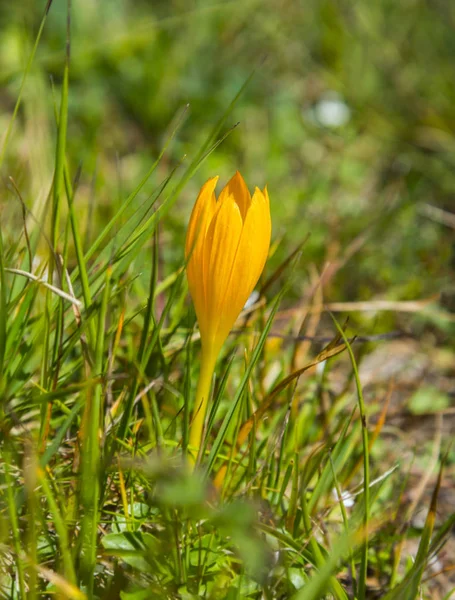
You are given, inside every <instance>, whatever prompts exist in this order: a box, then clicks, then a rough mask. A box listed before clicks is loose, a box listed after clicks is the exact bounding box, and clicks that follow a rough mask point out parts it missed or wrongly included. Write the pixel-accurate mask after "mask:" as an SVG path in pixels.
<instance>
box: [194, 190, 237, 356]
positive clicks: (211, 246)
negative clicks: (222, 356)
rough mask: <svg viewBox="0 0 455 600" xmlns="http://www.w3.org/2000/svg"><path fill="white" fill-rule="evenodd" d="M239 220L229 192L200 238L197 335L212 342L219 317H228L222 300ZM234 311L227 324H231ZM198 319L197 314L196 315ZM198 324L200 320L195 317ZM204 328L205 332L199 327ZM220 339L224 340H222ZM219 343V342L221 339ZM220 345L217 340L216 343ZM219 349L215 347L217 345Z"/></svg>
mask: <svg viewBox="0 0 455 600" xmlns="http://www.w3.org/2000/svg"><path fill="white" fill-rule="evenodd" d="M242 227H243V221H242V217H241V214H240V209H239V207H238V205H237V203H236V202H235V200H234V197H233V196H225V197H224V199H223V201H221V200H218V206H217V210H216V212H215V215H214V217H213V219H212V221H211V223H210V226H209V228H208V230H207V234H206V237H205V241H204V255H203V258H202V263H203V278H204V282H205V286H206V288H205V291H206V306H205V313H206V314H205V315H204V317H203V319H202V327H201V338H202V340H203V343H204V337H205V339H206V342H207V344H208V345H210V346H211V345H213V344H214V342H215V340H214V336H215V333H216V330H217V329H218V323H219V321H223V322H226V323H229V322H231V321H232V316H231V314H230V313H231V311H230V307H229V306H228V305H227V304H226V296H227V293H228V288H229V282H230V279H231V272H232V270H233V268H234V266H235V265H234V259H235V256H236V253H237V246H238V244H239V240H240V236H241V233H242ZM236 318H237V315H235V317H234V320H233V321H232V322H231V325H230V327H229V328H231V327H232V325H233V324H234V321H235V319H236ZM198 320H199V315H198ZM199 323H200V325H201V320H199ZM203 328H204V329H207V332H204V331H203ZM223 341H224V340H223ZM221 343H222V342H221ZM217 345H220V346H221V344H217ZM218 350H219V348H218Z"/></svg>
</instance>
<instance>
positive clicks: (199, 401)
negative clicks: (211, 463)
mask: <svg viewBox="0 0 455 600" xmlns="http://www.w3.org/2000/svg"><path fill="white" fill-rule="evenodd" d="M216 359H217V355H216V354H215V353H214V352H213V351H211V352H208V351H207V350H204V348H202V357H201V370H200V372H199V380H198V384H197V389H196V402H195V404H194V416H193V420H192V422H191V424H190V439H189V446H190V448H189V449H190V457H191V460H192V462H195V461H196V460H197V456H198V454H199V449H200V447H201V445H202V434H203V428H204V422H205V416H206V414H207V406H208V402H209V396H210V387H211V384H212V376H213V372H214V371H215V364H216Z"/></svg>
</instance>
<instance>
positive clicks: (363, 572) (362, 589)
mask: <svg viewBox="0 0 455 600" xmlns="http://www.w3.org/2000/svg"><path fill="white" fill-rule="evenodd" d="M330 316H331V317H332V320H333V322H334V323H335V326H336V328H337V329H338V333H339V334H340V335H341V337H342V338H343V341H344V343H345V344H346V347H347V350H348V353H349V358H350V359H351V366H352V369H353V371H354V378H355V384H356V389H357V399H358V406H359V412H360V423H361V427H362V451H363V494H364V516H363V528H364V532H363V535H364V542H363V544H362V559H361V564H360V573H359V577H358V597H359V600H365V595H366V580H367V569H368V528H369V520H370V452H369V444H368V428H367V420H366V413H365V402H364V400H363V392H362V385H361V383H360V378H359V371H358V368H357V362H356V360H355V356H354V353H353V351H352V347H351V345H350V343H349V340H348V338H347V337H346V334H345V332H344V329H343V328H342V327H341V325H340V324H339V323H338V321H337V320H336V319H335V317H334V316H333V314H332V313H330Z"/></svg>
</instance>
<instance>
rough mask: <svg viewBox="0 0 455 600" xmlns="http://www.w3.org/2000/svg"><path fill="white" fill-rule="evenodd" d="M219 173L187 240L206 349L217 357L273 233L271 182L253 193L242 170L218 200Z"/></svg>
mask: <svg viewBox="0 0 455 600" xmlns="http://www.w3.org/2000/svg"><path fill="white" fill-rule="evenodd" d="M217 179H218V178H217V177H215V178H213V179H209V180H208V181H207V183H206V184H205V185H204V186H203V187H202V189H201V192H200V193H199V196H198V198H197V200H196V204H195V206H194V209H193V212H192V214H191V219H190V223H189V226H188V233H187V237H186V244H185V255H186V257H187V261H188V264H187V277H188V284H189V288H190V293H191V296H192V298H193V302H194V307H195V310H196V316H197V318H198V322H199V329H200V332H201V343H202V350H203V354H204V355H206V356H207V355H210V356H211V357H212V359H213V357H215V358H216V355H217V354H218V352H219V351H220V349H221V346H222V344H223V343H224V341H225V339H226V337H227V336H228V334H229V332H230V330H231V329H232V327H233V325H234V323H235V321H236V319H237V317H238V315H239V314H240V312H241V310H242V308H243V306H244V305H245V302H246V301H247V299H248V297H249V296H250V294H251V292H252V291H253V289H254V286H255V285H256V283H257V281H258V279H259V277H260V275H261V272H262V269H263V268H264V264H265V261H266V259H267V254H268V250H269V245H270V235H271V221H270V206H269V197H268V192H267V188H264V190H263V191H261V190H259V188H256V190H255V192H254V194H253V197H251V194H250V192H249V191H248V188H247V186H246V184H245V181H244V180H243V178H242V176H241V175H240V173H239V172H237V173H236V174H235V175H234V177H232V179H231V180H230V181H229V182H228V183H227V185H226V186H225V187H224V189H223V190H222V192H221V194H220V197H219V200H218V202H217V201H216V198H215V193H214V191H215V186H216V182H217Z"/></svg>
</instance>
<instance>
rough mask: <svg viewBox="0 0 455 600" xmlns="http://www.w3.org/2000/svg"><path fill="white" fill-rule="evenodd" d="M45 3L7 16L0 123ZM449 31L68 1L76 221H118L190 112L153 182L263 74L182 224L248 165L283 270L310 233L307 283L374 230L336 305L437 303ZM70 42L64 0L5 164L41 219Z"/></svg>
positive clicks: (448, 194)
mask: <svg viewBox="0 0 455 600" xmlns="http://www.w3.org/2000/svg"><path fill="white" fill-rule="evenodd" d="M44 6H45V2H44V0H40V1H38V0H25V1H24V2H21V3H17V4H14V7H13V8H11V6H10V4H9V3H6V2H3V3H2V4H1V8H0V14H1V17H0V19H1V21H0V22H1V24H2V25H1V26H2V29H1V32H2V35H1V44H0V67H1V69H0V71H1V73H2V76H1V77H2V92H1V96H0V106H3V114H2V115H1V117H0V118H1V123H2V126H5V124H6V122H7V119H8V116H9V112H10V109H11V107H12V105H13V103H14V100H15V96H16V94H17V90H18V85H19V81H20V78H21V74H22V69H23V65H24V60H25V57H26V56H27V55H28V52H29V51H30V46H31V40H33V39H34V35H35V34H36V31H37V28H38V26H39V22H40V20H41V17H42V14H43V10H44ZM454 25H455V8H454V7H453V5H452V4H451V3H448V2H431V3H430V2H428V1H427V0H407V1H406V2H400V3H396V2H392V1H391V0H381V1H380V2H376V3H352V2H347V1H345V0H339V1H335V0H324V1H323V2H320V1H319V0H309V1H308V2H305V3H303V2H298V1H292V0H281V1H277V0H266V1H264V2H263V1H261V2H259V1H257V0H242V1H229V2H207V1H199V2H196V1H194V2H182V1H177V0H175V1H173V2H164V1H162V2H146V1H134V2H133V1H130V0H97V1H95V0H73V2H72V13H71V67H70V88H71V93H70V107H69V135H68V154H69V157H70V162H71V165H72V169H73V171H75V170H76V168H77V167H78V165H81V167H82V172H81V179H80V183H79V191H78V196H79V197H78V204H79V206H80V207H81V208H80V210H81V217H83V218H87V213H88V210H89V209H88V205H90V203H91V202H93V203H94V210H95V213H96V215H97V218H99V219H101V220H102V221H106V220H107V219H108V218H109V216H110V215H111V214H112V211H115V208H116V206H117V205H118V203H119V202H121V200H122V198H123V197H125V194H127V193H128V192H129V191H131V189H132V188H134V187H135V182H136V181H137V179H138V177H140V176H141V175H142V174H143V173H144V172H145V170H146V169H147V166H148V165H149V164H150V163H151V162H152V161H153V160H154V159H155V158H156V156H157V153H158V152H159V150H160V149H161V147H162V145H163V143H164V141H165V138H166V136H167V134H168V133H169V131H170V128H171V127H172V123H173V122H174V120H175V118H176V115H177V114H178V113H179V111H181V109H182V108H183V107H184V106H185V105H186V104H189V111H188V116H187V117H186V121H185V124H184V127H183V128H182V129H181V130H180V132H179V133H178V135H177V139H176V142H175V143H174V144H173V145H172V147H171V149H170V151H169V152H168V153H167V155H166V160H165V161H164V163H163V167H162V169H161V172H158V174H157V175H156V178H155V181H154V182H152V185H157V184H158V181H159V178H160V177H161V178H162V177H163V176H164V171H163V169H166V165H172V166H173V165H176V164H177V163H178V162H179V161H180V160H181V159H182V158H183V156H184V155H185V154H188V156H189V157H191V156H193V155H194V152H195V148H197V147H198V145H199V144H200V142H201V141H202V140H203V139H204V138H205V136H206V135H207V133H208V131H209V130H210V129H211V127H212V126H213V123H214V122H216V120H217V119H218V118H219V117H220V115H221V114H222V113H223V111H224V110H225V109H226V107H227V106H228V105H229V103H230V101H231V100H232V98H233V97H234V96H235V94H236V93H237V92H238V90H239V89H240V87H241V86H242V84H243V82H244V81H245V80H246V79H247V77H248V76H249V75H250V73H251V71H252V70H253V69H256V72H255V75H254V77H253V79H252V81H251V82H250V84H249V85H248V86H247V88H246V90H245V92H244V93H243V94H242V96H241V98H240V100H239V102H238V104H237V106H236V107H235V110H234V112H233V114H231V116H230V122H228V123H227V124H226V127H229V126H232V125H234V124H235V123H236V122H240V124H239V126H238V127H237V128H236V129H235V130H234V132H233V133H231V135H230V136H229V137H228V138H227V140H226V141H225V142H224V143H223V144H222V145H221V147H219V148H218V150H217V151H216V152H215V153H213V154H212V155H211V156H210V158H209V159H208V160H207V161H206V162H205V164H204V165H203V167H202V168H201V171H200V172H199V174H198V175H197V177H196V178H195V179H193V180H192V181H191V182H190V184H189V185H188V186H187V187H186V188H185V190H184V192H183V194H182V198H181V201H180V202H181V207H182V208H183V211H184V213H185V214H188V211H189V206H190V205H191V203H192V201H193V199H194V195H195V193H196V190H197V189H198V187H199V185H200V183H201V182H202V181H203V180H204V179H205V178H207V177H209V176H212V175H213V174H214V173H219V174H220V175H221V179H222V180H226V179H227V178H228V177H229V176H230V175H231V174H232V172H233V171H234V170H235V169H237V168H239V169H240V170H241V171H242V173H243V174H244V176H245V178H246V180H247V181H248V182H250V185H251V186H253V185H256V184H257V185H263V184H264V183H265V182H267V183H268V186H269V190H270V195H271V198H272V203H273V220H274V234H275V237H280V238H281V236H283V237H284V241H283V242H282V243H281V245H280V247H279V249H278V252H277V253H276V255H275V257H274V259H273V260H272V264H278V262H279V261H280V259H283V257H284V256H285V255H286V254H287V253H288V252H289V249H291V248H293V247H295V245H296V244H297V243H299V242H300V241H302V239H303V238H304V237H305V236H306V234H307V233H308V232H311V236H310V238H309V240H308V242H307V243H306V246H305V249H304V260H303V271H304V272H303V273H302V276H301V277H299V280H304V279H305V278H306V275H305V265H306V264H307V263H309V262H315V263H316V264H317V265H318V268H319V269H322V266H323V263H324V261H334V260H338V259H339V258H342V257H343V255H344V253H345V252H346V250H347V249H348V248H349V245H350V244H351V243H352V242H353V241H354V240H357V239H358V236H362V235H364V234H365V236H366V238H365V240H364V243H362V244H360V245H359V247H358V250H357V252H356V253H355V254H354V256H353V257H352V258H350V259H349V260H348V261H347V263H346V265H345V266H344V267H343V268H341V269H340V270H339V272H338V273H337V275H336V277H335V279H334V280H333V281H332V282H331V284H330V285H329V286H328V287H327V288H326V295H327V297H328V298H329V299H332V300H333V299H339V298H342V299H343V300H352V299H355V300H359V299H372V298H374V297H386V298H388V299H401V300H405V299H412V298H416V297H420V296H426V295H429V294H434V293H435V292H439V291H441V290H442V289H444V287H445V286H446V285H447V283H448V281H449V279H450V277H451V274H452V271H451V264H452V266H453V261H454V247H453V244H454V232H453V229H450V228H447V227H446V226H444V225H442V224H440V223H437V222H434V220H431V219H429V218H428V217H427V216H425V214H423V213H422V210H421V209H422V205H424V204H425V203H429V204H431V205H434V206H437V207H440V208H442V209H446V210H450V209H451V207H452V206H453V195H454V190H455V169H454V166H455V138H454V130H455V83H454V79H453V60H454V56H455V36H454V35H453V31H454ZM65 39H66V3H65V2H54V3H53V5H52V6H51V10H50V12H49V16H48V21H47V23H46V26H45V30H44V34H43V40H42V43H41V44H40V46H39V48H38V53H37V57H36V60H35V63H34V66H33V73H32V76H31V77H30V79H29V81H28V82H27V83H26V90H25V96H24V103H23V106H22V110H21V113H20V117H21V118H20V122H19V123H18V124H17V126H16V130H15V136H14V138H13V143H12V144H11V148H10V152H9V154H8V161H7V164H6V166H4V168H3V173H4V175H9V174H11V175H12V176H13V177H14V178H15V180H16V181H17V182H18V185H19V186H20V189H21V191H22V193H23V194H24V197H25V199H26V200H27V201H28V205H29V206H30V205H32V206H34V207H35V210H37V211H38V213H39V210H38V209H37V206H39V202H38V200H37V198H36V196H37V194H38V195H39V193H40V192H41V193H43V190H37V189H36V181H37V180H38V181H41V182H43V183H46V184H49V182H50V177H51V175H52V152H53V150H52V148H53V143H52V140H53V136H54V134H55V126H54V119H53V108H52V106H51V104H50V98H51V94H50V93H49V90H50V87H51V82H53V85H54V87H55V88H56V92H58V87H59V83H60V81H61V77H62V72H63V63H64V58H65ZM21 130H22V131H21ZM21 133H23V134H24V138H22V136H21ZM23 139H26V140H27V142H26V143H25V144H24V142H23V141H21V140H23ZM187 160H188V159H187ZM34 171H39V178H38V179H37V178H34V177H32V175H33V174H34ZM33 182H35V183H33ZM84 207H85V208H84ZM17 213H18V214H19V211H17ZM184 223H185V218H184V216H183V213H182V211H180V210H178V211H175V212H174V213H173V214H171V215H169V217H168V219H167V222H166V224H165V232H164V234H163V243H164V245H165V258H166V263H167V264H169V265H170V266H171V268H174V267H175V265H176V264H177V263H178V262H179V261H181V257H182V251H181V239H182V233H183V227H184ZM273 261H275V262H273ZM294 292H295V295H297V296H299V295H301V293H302V286H301V284H300V282H296V284H295V290H294Z"/></svg>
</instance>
